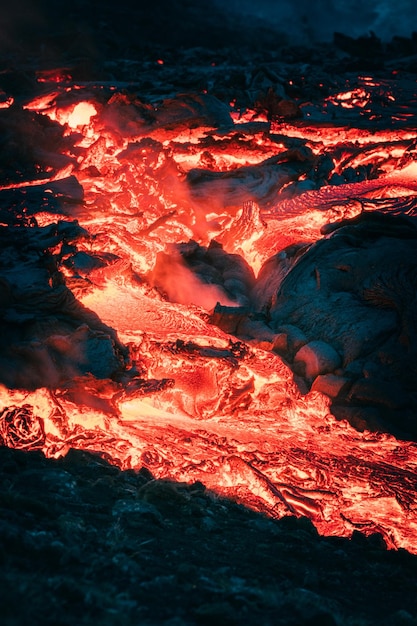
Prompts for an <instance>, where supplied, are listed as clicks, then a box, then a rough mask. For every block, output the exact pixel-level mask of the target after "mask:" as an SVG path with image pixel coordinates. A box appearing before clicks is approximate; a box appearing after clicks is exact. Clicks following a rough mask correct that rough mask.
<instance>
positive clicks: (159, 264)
mask: <svg viewBox="0 0 417 626" xmlns="http://www.w3.org/2000/svg"><path fill="white" fill-rule="evenodd" d="M149 282H150V284H151V285H152V286H154V287H157V288H158V289H160V290H161V291H163V292H164V293H165V294H166V295H167V297H168V299H169V300H170V301H171V302H178V303H179V304H187V305H190V304H193V305H195V306H200V307H202V308H203V309H206V310H207V311H211V310H212V309H214V307H215V306H216V304H217V303H218V302H220V304H222V305H224V306H237V305H238V303H237V302H236V301H234V300H232V299H231V298H229V296H228V295H227V294H226V292H225V291H224V290H223V289H222V288H221V287H220V286H219V285H214V284H210V283H205V282H203V281H202V280H200V279H199V278H198V276H197V275H196V274H194V273H193V272H192V271H191V270H190V269H189V268H188V267H187V265H186V264H185V262H184V260H183V258H182V257H181V255H180V254H179V253H178V252H175V251H172V252H171V253H170V254H166V253H164V252H161V253H160V254H158V257H157V260H156V264H155V267H154V269H153V271H152V273H151V276H150V278H149Z"/></svg>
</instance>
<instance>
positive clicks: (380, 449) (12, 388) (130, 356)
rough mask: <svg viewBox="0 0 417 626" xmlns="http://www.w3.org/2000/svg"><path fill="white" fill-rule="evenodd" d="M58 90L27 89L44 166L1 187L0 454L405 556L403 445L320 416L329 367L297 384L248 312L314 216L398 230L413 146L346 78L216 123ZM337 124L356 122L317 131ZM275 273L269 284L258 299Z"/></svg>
mask: <svg viewBox="0 0 417 626" xmlns="http://www.w3.org/2000/svg"><path fill="white" fill-rule="evenodd" d="M157 63H158V64H163V61H162V60H158V61H157ZM65 77H66V79H65V82H64V83H60V82H59V80H60V79H59V76H58V78H57V77H56V76H55V74H54V73H53V72H52V73H51V77H50V78H48V76H46V75H42V76H40V77H39V81H40V82H41V84H43V85H44V84H47V80H49V81H52V82H54V89H53V90H51V91H50V92H47V93H46V92H44V93H42V94H39V96H37V97H36V98H34V99H33V100H32V101H31V102H28V103H26V104H25V106H24V113H25V114H26V113H27V114H28V116H25V122H24V123H25V124H27V129H28V131H29V130H30V129H33V128H35V130H36V125H40V126H41V127H42V128H44V129H45V133H46V134H48V133H49V135H48V136H51V137H52V135H53V134H54V133H55V134H56V133H57V132H58V131H57V129H59V131H60V143H59V145H58V146H57V147H56V153H55V154H54V153H53V147H54V145H56V144H55V143H54V142H55V140H54V139H52V141H51V142H49V143H48V142H47V140H46V139H45V142H44V144H42V145H33V146H30V148H31V150H32V153H31V154H32V156H33V158H34V159H39V162H38V167H37V171H36V172H33V173H30V175H29V176H28V177H27V180H24V181H23V182H22V180H18V179H16V180H10V181H9V182H7V184H5V185H3V187H2V191H1V193H3V194H6V193H8V194H11V193H13V194H14V195H13V197H12V196H7V198H8V200H7V201H8V202H9V206H10V207H11V209H12V210H13V211H14V212H15V213H16V219H15V218H14V217H13V219H12V218H10V219H9V217H10V216H9V217H7V215H9V214H7V215H5V216H3V217H2V219H1V220H0V221H1V222H2V228H3V229H5V231H7V233H9V234H10V233H11V235H10V237H9V239H8V240H7V241H8V243H7V246H9V247H8V248H7V255H8V256H7V260H6V256H4V257H3V258H2V261H3V262H4V263H3V266H4V273H3V274H2V278H1V281H2V282H1V283H0V291H1V293H2V294H3V296H4V305H2V307H3V308H4V315H5V319H6V318H7V320H8V321H10V323H11V324H12V325H13V329H14V330H13V333H15V335H13V337H12V338H11V339H10V342H11V346H12V347H10V350H9V352H8V353H7V355H8V356H7V358H8V359H9V360H10V363H11V365H10V368H11V369H13V367H14V368H15V369H16V371H18V374H16V376H15V377H14V375H12V374H10V375H9V374H6V366H5V363H6V360H3V361H2V363H1V365H2V367H3V368H4V372H5V373H4V375H3V376H2V381H1V382H2V383H3V384H2V386H1V388H0V407H1V411H0V437H1V438H2V440H3V443H4V444H5V445H8V446H10V447H16V448H25V449H34V448H37V449H41V450H43V452H44V453H45V454H46V455H47V456H49V457H57V456H59V455H64V454H65V453H66V452H67V451H68V449H69V448H71V447H74V448H82V449H88V450H92V451H95V452H99V453H100V454H103V456H105V458H107V459H109V460H111V462H113V463H115V464H117V465H118V466H120V467H121V468H124V469H125V468H134V469H139V468H140V467H143V466H145V467H147V468H148V469H149V470H150V471H151V472H152V474H153V475H154V476H155V477H157V478H170V479H174V480H178V481H187V482H194V481H201V482H203V483H204V484H205V485H207V486H208V487H209V488H210V489H212V490H213V491H215V492H217V493H221V494H224V495H227V496H230V497H232V498H235V499H236V500H238V501H240V502H243V503H245V504H246V505H247V506H250V507H252V508H254V509H256V510H259V511H262V512H265V513H266V514H268V515H272V516H276V517H281V516H284V515H288V514H292V515H297V516H301V515H306V516H308V517H310V518H311V519H312V520H313V522H314V524H315V525H316V527H317V529H318V530H319V532H321V533H323V534H328V535H343V536H349V535H351V533H352V532H353V530H354V529H359V530H361V531H363V532H364V533H367V534H370V533H373V532H376V531H377V532H380V533H382V535H383V537H384V539H385V541H386V543H387V545H389V546H390V547H392V548H398V547H405V548H407V549H408V550H411V551H414V552H417V506H416V500H415V488H416V479H417V474H416V465H417V449H416V444H415V443H414V442H413V441H411V440H410V439H407V438H404V439H402V438H401V434H400V435H397V434H395V436H394V434H390V433H389V432H387V430H386V431H385V432H383V429H380V428H379V427H378V424H377V427H373V426H372V423H367V422H366V421H363V420H362V418H361V420H357V423H356V424H355V425H356V426H357V428H354V426H353V425H352V424H354V420H353V419H351V420H350V421H349V420H348V419H347V418H343V417H341V418H340V419H336V417H335V416H334V415H333V414H332V412H331V410H330V409H331V400H332V398H333V395H332V393H333V392H332V391H331V390H330V391H329V392H328V393H327V394H325V393H323V389H328V387H329V386H331V385H335V384H336V385H338V384H341V383H340V382H337V381H340V380H341V379H343V380H344V372H345V370H343V372H341V369H342V364H341V365H339V366H338V367H336V368H335V372H328V371H325V370H323V371H321V370H320V372H319V375H320V376H322V377H323V376H326V375H327V376H328V378H327V379H325V380H323V379H322V380H321V381H319V382H320V384H321V385H322V386H321V387H320V384H319V383H317V382H315V383H314V385H313V386H312V382H313V381H312V380H307V378H308V377H307V378H306V377H305V376H303V372H302V371H301V370H300V371H298V370H297V367H296V366H295V367H293V371H291V369H290V367H289V365H292V363H290V362H289V357H288V354H290V351H289V348H288V345H289V344H288V342H290V341H293V342H296V339H294V337H293V336H292V335H291V331H290V330H288V329H287V331H285V332H284V330H283V329H282V328H283V326H284V325H283V324H282V322H281V326H282V327H281V326H280V327H278V326H275V327H274V326H273V325H271V324H269V323H268V318H267V312H268V311H275V310H276V299H277V293H278V292H279V289H280V285H281V282H282V280H284V279H285V276H287V274H288V272H289V271H290V269H291V267H292V266H293V264H294V263H295V262H297V259H298V258H299V255H302V254H304V253H305V251H306V250H308V249H309V248H310V247H311V246H312V245H313V244H314V242H316V241H318V240H322V238H323V236H322V232H321V229H322V228H323V227H325V226H326V225H328V224H329V222H339V223H342V221H343V220H347V219H352V218H355V217H357V216H360V215H361V214H362V213H364V212H365V213H366V212H373V211H375V210H376V209H378V210H379V211H381V212H382V213H383V214H387V215H391V214H392V215H397V214H398V213H400V214H401V215H402V218H404V219H405V218H409V219H410V220H412V219H414V217H415V203H414V201H415V197H416V192H417V183H416V163H415V144H416V140H417V133H416V131H415V129H413V128H410V127H408V126H406V125H404V124H402V123H401V124H400V123H398V124H397V125H395V124H394V123H393V125H392V127H390V126H389V125H387V127H384V128H383V127H382V126H381V124H377V123H376V122H375V124H374V126H372V124H373V121H372V120H373V117H372V116H373V115H376V114H375V111H374V108H373V106H374V102H375V100H376V97H377V96H376V94H377V93H379V94H381V90H382V91H383V90H384V86H383V85H381V84H380V83H378V82H375V81H372V80H371V78H370V77H368V78H366V79H362V80H361V81H360V84H359V85H357V86H355V85H352V86H351V88H349V89H346V90H344V91H341V92H340V93H334V94H332V95H331V96H328V97H326V98H323V100H322V101H321V102H320V103H318V104H316V105H314V107H313V106H312V105H309V104H308V103H304V104H303V103H300V106H301V109H302V110H304V111H305V112H306V114H305V117H306V118H305V119H304V120H300V119H298V118H297V119H294V120H292V119H284V118H282V119H281V118H275V119H271V115H270V114H268V112H262V111H260V110H259V109H258V110H247V111H236V110H235V109H234V110H233V112H232V115H231V114H230V107H229V106H228V105H224V104H222V103H221V102H220V101H218V100H217V99H216V98H214V97H212V96H209V95H207V94H198V95H186V96H178V97H177V98H172V99H166V100H164V101H162V102H159V103H157V104H154V105H151V104H149V103H147V104H145V103H143V102H141V101H140V100H139V99H138V98H137V97H136V96H135V95H133V94H127V93H126V92H125V91H119V90H117V88H116V87H111V88H110V87H103V88H101V87H100V86H89V85H87V86H77V85H72V84H71V83H70V82H69V81H68V76H67V74H65ZM394 88H395V84H394V82H392V84H390V85H389V88H387V90H386V102H388V103H389V105H390V106H392V107H394V104H395V102H396V96H395V95H393V90H394ZM1 106H3V107H5V106H9V104H8V101H7V100H4V103H3V105H1ZM340 109H343V111H344V112H346V111H348V112H349V115H350V114H351V112H353V113H354V114H355V115H357V116H359V117H356V118H348V122H346V124H344V123H343V122H342V120H343V119H344V118H343V117H337V116H336V121H334V123H331V122H329V117H328V116H329V112H330V111H337V112H338V111H339V110H340ZM10 110H11V109H10ZM282 110H284V109H282ZM7 111H9V109H7V110H6V112H7ZM353 113H352V115H353ZM400 113H401V112H400ZM337 115H339V113H337ZM44 116H47V117H44ZM397 117H398V115H397V110H394V109H393V110H392V119H393V120H395V119H397ZM400 117H401V116H400ZM42 118H43V119H42ZM363 119H366V122H367V125H364V124H362V123H357V124H356V125H355V122H356V121H358V120H359V121H363ZM351 120H354V121H351ZM37 136H38V134H37V132H35V131H33V132H32V133H29V132H28V133H27V141H28V142H29V141H30V139H31V137H32V138H35V140H36V137H37ZM46 154H48V155H49V156H48V158H46V157H45V155H46ZM22 189H23V192H22V193H23V195H21V196H19V195H18V194H19V193H20V192H21V190H22ZM10 198H11V199H10ZM406 203H407V204H406ZM19 216H20V217H19ZM14 220H15V221H14ZM22 226H25V227H26V229H27V230H28V233H29V234H28V239H27V240H26V239H25V241H24V244H21V242H20V239H18V237H20V233H21V230H22V228H21V227H22ZM17 231H19V232H17ZM2 236H3V235H2ZM13 237H15V238H16V245H14V243H13V242H14V239H13ZM31 237H32V239H30V238H31ZM5 246H6V244H5ZM13 246H14V247H13ZM22 246H23V247H22ZM5 249H6V247H5ZM4 254H6V253H4ZM274 255H277V256H276V257H275V256H274ZM279 255H281V256H279ZM272 258H274V259H275V261H274V263H275V262H276V263H277V267H278V269H279V272H281V273H280V274H279V277H277V275H276V274H274V277H275V278H274V280H272V278H271V279H270V278H267V279H266V280H265V283H262V284H263V287H262V290H260V289H259V288H258V291H257V287H256V285H257V283H256V281H257V276H258V272H259V270H260V268H262V267H265V263H267V262H270V261H268V260H270V259H272ZM6 261H7V262H6ZM295 267H297V266H295ZM299 267H301V266H300V265H299ZM317 267H318V265H317ZM277 271H278V270H277ZM338 271H340V274H341V275H343V277H344V276H345V274H346V273H347V272H348V271H350V269H349V267H348V263H347V262H346V264H345V265H344V266H343V267H342V268H341V269H340V270H338ZM25 272H26V278H25V275H24V274H25ZM260 276H261V274H260ZM311 276H312V278H311V280H313V282H314V281H315V282H314V285H316V288H317V289H320V286H322V285H323V279H322V278H321V277H320V275H319V273H318V270H316V271H315V273H314V271H312V273H311ZM309 280H310V279H309ZM274 281H275V282H274ZM369 289H371V288H369ZM372 289H373V291H372V294H371V295H372V297H373V298H374V299H373V302H374V301H375V298H377V296H376V295H375V293H376V291H375V289H374V288H373V287H372ZM268 290H269V291H268ZM272 292H273V293H272ZM368 292H369V290H368ZM368 292H367V293H368ZM267 293H270V296H268V298H267V297H266V295H265V294H267ZM378 293H379V292H378ZM254 294H255V295H254ZM261 299H263V300H262V301H263V303H264V306H263V305H262V306H261V305H260V304H259V303H260V300H261ZM368 301H369V298H368ZM217 303H220V305H221V306H220V307H219V308H218V309H216V304H217ZM311 306H312V307H314V303H312V305H311ZM381 306H382V305H381ZM384 306H385V308H387V307H388V308H390V306H391V304H390V303H389V302H388V300H387V301H386V302H385V305H384ZM274 307H275V308H274ZM393 307H394V305H392V306H391V309H392V308H393ZM382 308H383V307H382ZM213 309H214V313H213V311H212V310H213ZM391 309H390V310H391ZM216 310H217V311H218V312H217V317H216ZM219 311H220V313H219ZM248 311H249V313H248ZM277 315H278V314H277ZM387 315H388V316H389V315H391V313H389V314H387ZM35 318H36V319H35ZM271 319H272V317H271ZM390 319H391V318H390ZM62 320H64V321H62ZM215 324H217V325H215ZM23 326H24V328H25V331H24V332H23V331H22V334H20V335H19V332H20V330H16V329H20V328H23ZM32 331H33V332H32ZM31 333H32V334H31ZM13 341H15V343H16V344H18V348H17V349H16V350H15V349H14V348H13V346H14V344H13ZM304 343H306V342H304ZM284 344H285V345H284ZM294 345H295V344H294ZM301 345H302V344H300V346H301ZM300 346H298V347H300ZM286 350H287V352H286ZM294 354H295V350H294V352H293V356H294ZM319 356H320V355H319ZM283 358H284V360H283ZM294 363H295V364H296V363H297V360H296V359H295V357H294ZM348 365H349V363H343V368H345V369H346V367H347V366H348ZM33 371H36V372H38V378H37V379H36V380H35V379H34V378H33V375H32V372H33ZM329 375H331V376H334V377H335V378H334V379H332V378H330V377H329ZM31 376H32V378H31ZM294 376H295V377H294ZM34 380H35V382H34ZM335 380H336V383H335ZM348 382H349V380H348ZM325 384H326V385H327V387H323V385H325ZM317 387H318V389H317ZM331 389H334V386H333V387H331ZM384 410H385V409H384ZM398 410H399V411H401V410H404V411H405V410H406V409H401V405H400V408H399V409H398ZM346 415H347V412H346ZM359 422H360V423H359Z"/></svg>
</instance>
